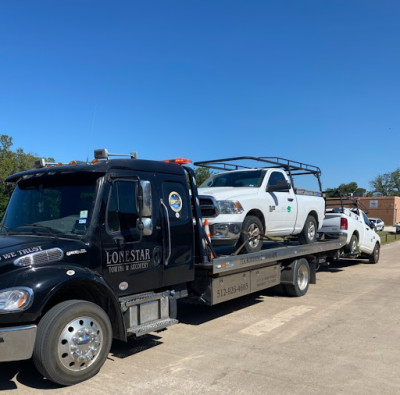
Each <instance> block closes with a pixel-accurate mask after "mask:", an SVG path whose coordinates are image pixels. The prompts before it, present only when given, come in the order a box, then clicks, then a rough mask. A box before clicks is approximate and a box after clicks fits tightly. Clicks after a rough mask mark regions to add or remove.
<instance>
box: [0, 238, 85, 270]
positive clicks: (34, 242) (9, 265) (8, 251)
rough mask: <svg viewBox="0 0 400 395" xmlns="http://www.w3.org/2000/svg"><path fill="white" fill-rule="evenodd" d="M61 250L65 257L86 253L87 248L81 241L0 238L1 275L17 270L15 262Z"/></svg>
mask: <svg viewBox="0 0 400 395" xmlns="http://www.w3.org/2000/svg"><path fill="white" fill-rule="evenodd" d="M51 248H60V249H61V250H62V251H63V253H64V255H65V256H69V255H74V254H79V253H86V249H87V246H86V245H85V244H84V243H83V242H82V241H79V240H69V239H61V238H49V237H44V236H31V235H16V236H3V237H0V273H4V272H7V271H9V270H12V269H15V268H17V267H16V266H15V265H14V261H15V260H16V259H18V258H21V257H23V256H26V255H28V254H32V253H35V252H40V251H46V250H48V249H51Z"/></svg>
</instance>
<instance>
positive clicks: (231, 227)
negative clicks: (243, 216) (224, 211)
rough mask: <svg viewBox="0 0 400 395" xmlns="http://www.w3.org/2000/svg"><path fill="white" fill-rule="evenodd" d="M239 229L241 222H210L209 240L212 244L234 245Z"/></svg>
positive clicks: (237, 238)
mask: <svg viewBox="0 0 400 395" xmlns="http://www.w3.org/2000/svg"><path fill="white" fill-rule="evenodd" d="M241 229H242V223H241V222H234V223H220V224H218V223H217V224H210V234H211V242H212V243H213V244H214V245H235V244H236V242H237V241H238V240H239V237H240V231H241Z"/></svg>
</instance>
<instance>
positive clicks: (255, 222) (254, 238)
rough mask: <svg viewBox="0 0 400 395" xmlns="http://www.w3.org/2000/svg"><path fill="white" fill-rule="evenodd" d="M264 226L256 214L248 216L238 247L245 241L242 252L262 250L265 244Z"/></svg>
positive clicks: (243, 225) (244, 222)
mask: <svg viewBox="0 0 400 395" xmlns="http://www.w3.org/2000/svg"><path fill="white" fill-rule="evenodd" d="M263 234H264V228H263V225H262V223H261V221H260V219H259V218H258V217H256V216H254V215H249V216H248V217H246V218H245V219H244V221H243V224H242V232H241V234H240V238H239V243H238V247H239V246H241V245H242V244H243V243H245V244H244V246H243V248H242V250H241V252H242V253H248V252H256V251H260V250H261V247H262V244H263V238H262V236H263Z"/></svg>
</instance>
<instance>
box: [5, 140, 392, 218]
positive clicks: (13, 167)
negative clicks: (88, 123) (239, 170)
mask: <svg viewBox="0 0 400 395" xmlns="http://www.w3.org/2000/svg"><path fill="white" fill-rule="evenodd" d="M12 146H13V139H12V137H10V136H7V135H6V134H2V135H0V218H2V217H3V214H4V211H5V209H6V207H7V204H8V200H9V189H8V187H7V185H6V183H5V182H4V181H5V179H6V178H7V177H8V176H9V175H11V174H14V173H17V172H20V171H24V170H28V169H33V168H34V167H35V161H36V160H37V159H39V158H38V157H37V156H35V155H34V154H31V153H26V152H24V151H23V149H22V148H17V149H16V150H15V151H13V150H12V149H11V147H12ZM46 161H47V162H53V163H54V162H55V161H54V159H53V158H46ZM195 174H196V182H197V185H198V186H199V185H201V184H202V183H203V182H204V181H205V180H206V179H207V178H209V177H210V176H211V175H212V172H211V171H210V169H208V168H201V167H199V168H196V169H195ZM370 187H371V190H370V191H368V192H367V191H366V189H364V188H359V187H358V185H357V183H356V182H350V183H348V184H341V185H339V186H338V187H337V188H328V189H327V190H326V196H327V197H330V196H334V195H335V194H336V193H337V191H338V190H339V191H340V192H341V193H342V194H343V195H355V196H377V195H380V196H400V168H399V169H397V170H395V171H393V172H389V173H385V174H381V175H378V176H376V177H375V178H374V179H373V180H372V181H370Z"/></svg>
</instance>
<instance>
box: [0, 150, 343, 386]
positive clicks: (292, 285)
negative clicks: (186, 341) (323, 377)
mask: <svg viewBox="0 0 400 395" xmlns="http://www.w3.org/2000/svg"><path fill="white" fill-rule="evenodd" d="M110 155H111V154H109V153H108V151H107V150H96V151H95V160H93V161H92V162H91V163H83V164H70V165H61V166H50V167H48V166H47V165H46V166H44V163H42V162H40V165H39V166H38V168H36V169H33V170H28V171H25V172H21V173H18V174H14V175H12V176H10V177H8V178H7V180H6V181H7V182H9V183H12V184H14V187H15V188H14V191H13V193H12V196H11V199H10V202H9V205H8V207H7V210H6V213H5V215H4V217H3V220H2V222H1V225H0V226H1V233H0V362H7V361H17V360H24V359H29V358H31V357H32V358H33V361H34V364H35V366H36V368H37V369H38V371H39V372H40V373H41V374H42V375H43V376H45V377H47V378H48V379H49V380H51V381H53V382H55V383H58V384H61V385H73V384H76V383H78V382H81V381H83V380H86V379H88V378H90V377H92V376H94V375H95V374H96V373H97V372H98V371H99V369H100V368H101V366H102V365H103V363H104V362H105V360H106V358H107V355H108V353H109V351H110V347H111V343H112V340H113V339H119V340H122V341H127V339H128V337H130V336H141V335H144V334H146V333H149V332H153V331H158V330H161V329H164V328H166V327H168V326H171V325H173V324H175V323H177V322H178V321H177V319H176V317H177V306H178V304H177V301H178V300H179V299H182V298H186V299H188V300H191V301H195V302H198V303H204V304H207V305H215V304H217V303H221V302H225V301H227V300H231V299H234V298H237V297H240V296H243V295H247V294H249V293H252V292H257V291H259V290H262V289H266V288H269V287H273V286H276V285H278V284H282V286H283V287H284V288H285V289H286V291H287V293H288V294H289V295H291V296H302V295H304V294H305V293H306V292H307V290H308V286H309V283H315V282H316V266H317V265H318V264H319V263H321V262H322V261H324V260H326V259H327V258H328V257H330V256H335V255H336V254H337V252H338V250H340V249H341V248H342V247H343V240H342V239H336V240H328V241H318V242H315V243H311V244H307V245H299V244H297V243H289V244H276V243H272V244H271V243H264V244H265V246H266V248H265V249H263V250H261V251H259V252H254V253H248V254H236V253H233V254H230V255H221V254H218V253H217V252H216V251H215V249H214V248H213V246H212V245H211V242H210V240H209V238H208V237H207V232H206V230H205V228H204V226H203V220H202V216H201V210H200V206H199V200H198V195H197V187H196V182H195V176H194V171H193V169H192V168H191V167H190V166H188V165H185V164H182V162H184V161H180V160H177V161H174V162H176V163H172V162H173V161H169V162H168V163H167V162H161V161H149V160H139V159H136V158H135V156H134V155H132V157H131V158H128V159H111V160H110V158H109V156H110ZM178 163H181V164H178ZM252 237H254V235H253V236H252Z"/></svg>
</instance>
